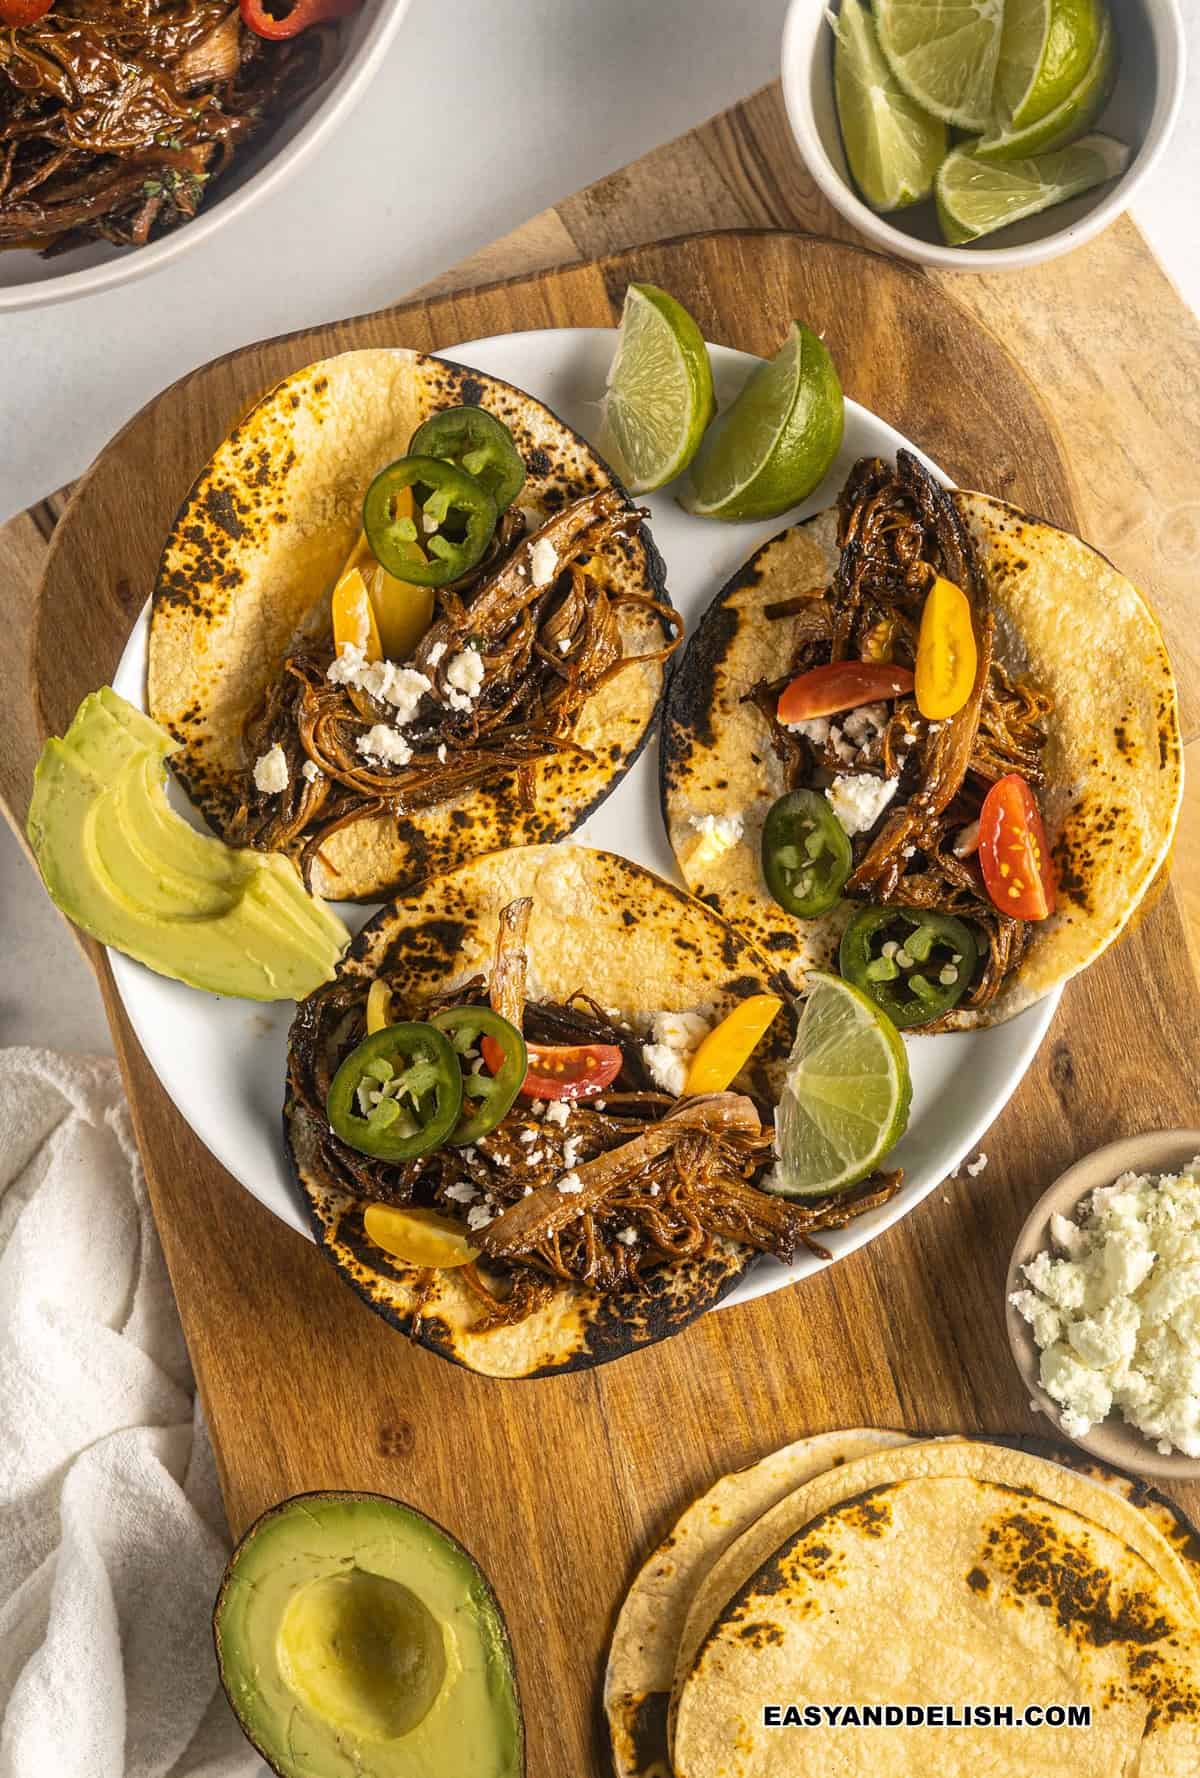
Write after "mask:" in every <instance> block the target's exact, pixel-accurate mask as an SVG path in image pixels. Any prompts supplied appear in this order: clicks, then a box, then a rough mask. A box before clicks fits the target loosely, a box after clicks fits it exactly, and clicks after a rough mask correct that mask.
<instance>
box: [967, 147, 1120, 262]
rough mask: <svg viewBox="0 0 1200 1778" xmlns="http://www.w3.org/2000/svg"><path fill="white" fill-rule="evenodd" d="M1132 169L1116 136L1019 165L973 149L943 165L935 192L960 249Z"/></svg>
mask: <svg viewBox="0 0 1200 1778" xmlns="http://www.w3.org/2000/svg"><path fill="white" fill-rule="evenodd" d="M1128 164H1129V150H1128V148H1126V146H1125V144H1124V143H1123V142H1116V141H1114V140H1113V138H1112V137H1111V136H1083V137H1081V138H1080V140H1079V141H1078V142H1072V143H1071V145H1070V147H1069V148H1056V149H1054V150H1053V152H1052V153H1050V154H1040V155H1034V156H1031V157H1030V158H1028V159H1026V160H1019V161H980V160H976V158H975V155H974V153H973V152H972V151H970V150H968V149H965V148H958V149H955V151H954V153H953V154H948V155H947V156H946V158H945V160H944V161H943V162H942V169H941V172H940V173H939V174H938V176H937V185H936V187H935V190H936V193H937V209H938V220H939V222H940V223H941V225H942V234H943V236H944V237H945V239H946V240H947V241H948V242H949V243H950V245H951V246H955V247H956V246H960V245H961V244H962V242H963V241H974V240H977V239H978V238H979V236H980V235H987V234H991V232H992V230H993V229H997V228H1003V227H1004V226H1005V224H1006V223H1009V222H1019V221H1020V220H1021V218H1022V217H1023V216H1036V215H1037V214H1038V212H1039V211H1040V210H1046V209H1048V208H1049V206H1050V205H1051V204H1058V203H1061V202H1062V200H1063V199H1064V198H1073V197H1076V196H1077V195H1078V194H1079V193H1080V192H1081V191H1089V190H1090V189H1091V188H1092V186H1093V185H1100V184H1102V183H1103V181H1104V180H1105V179H1115V178H1116V176H1117V175H1118V174H1119V173H1123V172H1124V171H1125V168H1126V167H1127V166H1128Z"/></svg>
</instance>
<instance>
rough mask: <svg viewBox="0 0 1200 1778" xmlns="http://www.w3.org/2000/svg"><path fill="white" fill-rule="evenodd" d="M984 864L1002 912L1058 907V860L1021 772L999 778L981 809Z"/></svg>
mask: <svg viewBox="0 0 1200 1778" xmlns="http://www.w3.org/2000/svg"><path fill="white" fill-rule="evenodd" d="M979 865H980V869H981V870H982V871H983V880H984V883H985V884H986V886H987V892H988V894H989V895H990V896H991V898H992V900H993V901H994V902H995V904H996V906H997V907H998V908H999V909H1000V912H1001V913H1002V914H1012V915H1014V916H1015V917H1016V918H1017V919H1018V920H1045V919H1046V918H1047V917H1048V916H1049V915H1050V914H1052V913H1053V912H1054V906H1055V892H1054V863H1053V860H1052V859H1051V857H1050V847H1049V844H1048V842H1047V840H1046V829H1045V828H1044V827H1043V825H1042V816H1041V811H1040V810H1039V808H1038V806H1037V799H1036V797H1035V796H1034V794H1033V792H1032V790H1030V788H1029V786H1028V784H1027V783H1026V782H1025V780H1024V778H1022V776H1021V774H1020V773H1019V772H1010V773H1009V774H1008V776H1007V777H1006V778H1000V779H999V780H998V781H997V782H996V783H995V784H993V785H992V788H991V789H990V790H989V791H988V793H987V795H986V796H985V797H984V799H983V807H982V809H980V811H979Z"/></svg>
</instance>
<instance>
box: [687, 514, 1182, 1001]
mask: <svg viewBox="0 0 1200 1778" xmlns="http://www.w3.org/2000/svg"><path fill="white" fill-rule="evenodd" d="M951 500H952V502H953V505H954V507H955V509H956V510H957V513H958V515H959V518H960V519H961V521H962V522H963V523H964V524H965V528H966V532H967V535H968V537H969V538H970V540H971V541H972V543H973V546H974V552H975V560H976V562H977V564H978V570H979V573H980V575H981V576H982V579H983V582H984V583H985V586H986V590H987V597H988V601H989V603H990V608H991V611H992V613H993V614H994V622H995V643H994V648H995V655H994V658H995V660H996V662H997V664H998V665H999V666H1000V667H1001V668H1002V669H1004V670H1005V671H1006V673H1007V674H1008V675H1009V677H1010V679H1011V681H1013V682H1016V683H1020V682H1021V681H1022V680H1024V679H1028V681H1029V682H1031V683H1032V684H1034V685H1035V686H1036V687H1037V688H1038V691H1039V693H1044V694H1045V695H1046V697H1047V698H1048V700H1049V702H1050V705H1051V707H1052V714H1051V715H1050V716H1049V718H1048V719H1047V721H1046V724H1045V729H1046V739H1045V744H1044V748H1043V750H1042V754H1041V769H1042V771H1043V772H1044V786H1043V787H1042V788H1041V789H1039V792H1038V795H1039V800H1040V802H1041V808H1042V814H1043V817H1044V819H1045V823H1046V829H1047V834H1048V837H1049V841H1050V845H1051V850H1052V853H1053V857H1054V862H1055V866H1056V872H1057V879H1058V907H1057V911H1056V912H1055V913H1054V914H1053V915H1052V916H1051V917H1050V918H1049V919H1048V920H1044V921H1042V922H1040V923H1037V924H1036V925H1033V926H1032V927H1030V928H1029V929H1028V931H1027V933H1026V934H1025V935H1024V937H1025V939H1026V941H1027V944H1026V948H1025V950H1024V953H1023V955H1022V957H1021V960H1020V962H1019V964H1018V965H1017V966H1016V967H1015V968H1014V969H1013V971H1012V973H1011V974H1009V975H1007V976H1006V978H1005V979H1004V980H1003V982H1002V983H1001V985H1000V987H999V990H998V992H997V993H996V994H995V997H994V998H993V999H992V1000H991V1001H990V1003H989V1004H987V1005H984V1006H981V1007H980V1008H979V1009H977V1010H976V1009H972V1008H970V1007H968V1006H963V1007H960V1008H958V1009H957V1010H956V1011H954V1012H952V1013H951V1014H949V1016H948V1017H947V1018H946V1019H945V1020H944V1022H943V1026H942V1028H958V1029H962V1028H969V1027H971V1026H974V1025H988V1024H995V1023H999V1022H1000V1021H1002V1020H1004V1019H1008V1018H1012V1017H1013V1016H1014V1015H1015V1014H1016V1013H1019V1012H1021V1011H1022V1010H1023V1009H1024V1008H1025V1007H1027V1006H1029V1005H1030V1004H1032V1002H1034V1001H1036V1000H1038V999H1040V998H1041V997H1042V996H1043V995H1045V994H1047V993H1049V992H1050V990H1051V989H1053V988H1055V987H1057V986H1059V985H1060V984H1061V983H1063V982H1065V981H1067V980H1069V979H1070V977H1071V976H1073V975H1075V974H1077V973H1078V972H1079V971H1080V970H1081V969H1084V968H1085V967H1086V966H1087V965H1088V964H1089V963H1091V962H1093V961H1094V960H1095V959H1096V958H1097V957H1098V956H1099V955H1100V954H1101V953H1102V952H1103V951H1104V950H1105V949H1106V948H1107V947H1108V946H1109V945H1110V944H1112V942H1113V941H1114V940H1115V939H1116V938H1117V937H1118V935H1119V934H1120V932H1121V930H1122V928H1123V927H1124V926H1125V924H1126V923H1127V921H1128V920H1129V919H1130V917H1131V915H1132V914H1133V912H1134V910H1135V909H1136V908H1137V906H1138V904H1139V902H1140V901H1141V900H1142V898H1143V896H1144V895H1145V894H1146V891H1147V889H1148V888H1149V887H1150V885H1151V884H1152V883H1153V881H1154V879H1155V877H1156V876H1157V874H1158V872H1159V871H1160V870H1161V868H1162V866H1163V864H1164V863H1165V861H1166V859H1167V856H1168V854H1169V851H1170V846H1171V840H1172V836H1173V834H1174V829H1175V823H1176V820H1177V817H1178V810H1179V802H1180V797H1181V794H1182V750H1181V740H1180V730H1179V712H1178V703H1177V698H1176V692H1175V684H1174V679H1173V676H1172V673H1171V666H1170V662H1169V660H1168V658H1167V653H1166V649H1165V647H1164V645H1163V642H1162V638H1161V635H1160V633H1159V630H1158V626H1157V624H1156V623H1155V620H1154V618H1153V616H1152V614H1151V612H1150V610H1149V607H1148V606H1147V605H1146V603H1145V601H1144V600H1143V598H1142V596H1141V594H1140V593H1139V592H1138V591H1137V589H1136V588H1135V587H1134V586H1132V585H1131V584H1130V582H1129V581H1128V580H1126V579H1125V578H1124V576H1123V575H1121V574H1119V573H1118V572H1117V570H1116V569H1115V568H1113V567H1112V565H1111V564H1110V563H1109V562H1107V561H1106V560H1105V559H1104V557H1102V556H1100V555H1098V554H1097V552H1096V551H1094V550H1092V549H1090V548H1089V547H1088V546H1087V545H1086V544H1085V543H1082V542H1080V540H1079V539H1078V538H1077V537H1073V536H1071V535H1070V534H1069V533H1068V532H1065V531H1061V530H1058V529H1056V528H1055V527H1054V526H1051V525H1047V524H1044V523H1042V522H1040V521H1038V520H1036V519H1033V518H1030V517H1028V516H1027V515H1026V514H1024V513H1022V512H1019V511H1018V510H1017V509H1016V508H1015V507H1012V506H1009V505H1007V504H1006V503H1005V502H1003V501H1001V500H994V499H992V498H990V497H989V496H987V495H984V494H975V493H965V492H955V493H954V494H953V495H952V496H951ZM837 566H838V522H837V514H836V513H835V512H833V511H829V512H826V513H822V514H820V515H818V516H817V517H816V518H814V519H811V520H809V521H807V522H806V523H804V524H801V525H796V526H793V527H792V528H791V529H789V530H787V531H784V532H782V533H781V534H780V535H779V536H778V537H776V538H774V539H772V541H771V542H769V543H767V544H765V545H764V546H763V547H762V548H761V549H760V550H759V551H758V552H757V553H756V554H755V555H754V556H753V557H752V558H751V560H750V561H749V562H748V563H747V564H746V566H745V567H744V568H743V569H742V570H741V571H740V572H739V573H738V574H737V575H735V576H734V578H733V579H732V580H731V581H730V582H729V584H728V585H727V586H726V587H725V588H724V589H723V591H722V592H721V593H720V594H719V595H718V597H717V599H716V600H715V601H714V603H713V604H712V606H710V608H709V610H708V611H707V613H706V614H705V616H704V618H703V619H702V621H701V624H700V626H699V628H698V630H697V631H696V632H695V633H694V635H693V636H692V638H691V641H690V643H689V644H688V647H687V651H686V654H685V657H684V660H683V661H682V663H681V665H680V668H679V671H678V672H677V673H676V674H675V676H674V680H673V684H672V689H671V693H670V696H669V699H668V703H667V706H666V709H665V712H664V724H663V754H662V796H663V808H664V814H665V818H666V823H667V828H668V832H669V835H670V839H671V844H672V847H673V849H674V852H675V856H676V858H677V860H678V862H679V867H680V869H681V871H682V873H683V875H684V878H685V880H686V881H687V883H688V886H689V888H690V889H692V891H693V892H694V893H695V894H697V895H699V896H700V897H701V898H702V899H704V900H705V901H707V902H708V903H709V904H710V905H711V906H713V907H715V908H716V909H718V911H719V912H721V913H722V914H724V916H725V917H726V918H727V919H728V920H731V921H732V922H733V923H734V924H735V925H737V926H738V927H740V928H741V930H743V931H744V932H745V933H746V934H747V936H748V937H749V938H750V939H751V940H752V941H753V942H754V943H755V944H756V945H758V946H759V947H760V948H761V949H762V950H764V951H766V953H767V954H768V955H769V956H771V957H772V958H773V959H774V960H775V961H776V962H778V963H779V964H780V965H781V966H782V967H783V968H785V969H786V971H787V973H788V975H789V977H790V979H791V981H792V982H793V984H794V985H795V986H797V987H799V986H800V985H801V984H802V983H803V980H804V976H805V973H806V971H807V970H808V969H810V968H821V967H829V966H830V965H831V963H833V962H834V959H835V958H836V953H837V947H838V943H839V940H840V937H841V934H842V931H843V929H844V927H845V924H846V922H847V920H848V919H849V917H850V914H851V913H852V912H853V906H852V904H851V903H850V902H849V901H844V902H843V903H842V904H841V905H840V906H839V907H836V908H834V909H833V910H832V911H831V912H830V913H828V914H825V915H822V916H820V917H818V918H815V919H809V920H803V919H798V918H795V917H793V916H792V915H790V914H788V913H786V912H785V911H784V910H783V909H782V908H781V907H780V906H779V905H778V904H777V903H776V902H775V901H774V900H773V899H772V897H771V896H770V894H769V893H768V892H767V889H766V887H765V884H764V882H763V877H762V870H761V866H760V861H759V851H760V846H761V836H762V827H763V821H764V818H765V816H766V813H767V810H768V809H769V808H770V806H771V805H772V803H773V802H774V801H775V800H776V799H777V798H778V797H780V796H781V795H782V794H783V793H784V791H785V790H786V789H787V788H789V786H788V783H787V782H786V781H785V774H784V767H783V765H782V763H781V761H780V759H779V758H778V757H777V756H776V754H775V753H774V752H773V750H772V745H771V735H770V729H769V724H768V722H767V719H766V718H765V716H764V714H763V712H762V710H761V709H760V708H759V707H758V706H757V705H756V704H755V703H753V702H751V701H748V694H750V693H751V691H752V689H753V688H754V687H755V686H756V685H761V684H762V683H763V682H765V681H772V680H776V679H778V678H779V677H780V676H781V675H785V674H786V673H787V672H788V670H789V663H790V662H791V660H792V659H793V655H794V652H795V650H796V649H797V647H798V646H799V645H800V644H801V642H802V640H803V638H804V637H805V635H806V633H807V631H808V627H809V626H811V624H812V622H813V618H814V614H815V613H816V612H817V607H818V606H819V604H820V603H821V602H822V600H823V595H824V589H825V588H827V587H828V586H829V585H830V583H831V580H832V578H833V575H834V571H835V569H836V568H837ZM786 601H794V602H795V605H796V609H795V611H794V612H792V613H791V614H790V615H787V616H782V617H776V618H773V619H772V618H768V616H767V615H766V612H767V607H771V606H778V605H779V604H781V603H783V602H786ZM899 800H900V799H899V798H898V799H897V806H898V804H899ZM735 813H736V814H737V815H740V816H741V818H742V821H743V824H744V829H743V834H742V837H741V840H740V843H738V844H736V845H734V846H732V847H730V848H729V849H728V850H726V851H725V852H723V853H721V854H720V855H719V856H716V857H712V856H710V855H709V854H708V852H707V850H706V848H705V847H704V845H703V836H702V835H701V833H700V832H699V831H698V829H697V826H696V823H697V822H698V821H700V820H702V819H703V818H704V817H705V816H707V815H713V816H717V817H720V816H729V815H731V814H735ZM891 815H892V810H891V809H889V810H888V812H887V815H886V816H885V817H884V819H883V821H882V822H881V823H880V824H879V827H878V828H877V829H876V830H875V831H877V832H878V831H879V830H880V828H882V827H883V826H884V825H886V823H887V821H888V820H890V818H891ZM914 868H916V867H914ZM848 893H850V892H848ZM873 899H874V898H873V897H872V896H871V895H870V894H869V893H867V894H862V895H860V896H859V897H858V900H859V901H860V902H862V901H867V902H870V901H871V900H873ZM883 899H884V900H887V897H884V898H883ZM929 905H932V906H936V905H938V904H937V903H936V902H932V903H930V904H929ZM947 911H952V910H947Z"/></svg>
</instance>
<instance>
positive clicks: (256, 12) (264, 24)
mask: <svg viewBox="0 0 1200 1778" xmlns="http://www.w3.org/2000/svg"><path fill="white" fill-rule="evenodd" d="M8 3H10V0H0V6H3V5H5V4H8ZM240 4H241V10H242V23H243V24H244V25H246V26H247V27H248V28H249V29H250V30H251V31H253V32H254V34H255V36H256V37H266V38H269V39H270V40H271V41H272V42H277V41H281V40H282V39H283V38H285V37H298V36H299V35H300V33H301V31H307V30H308V27H309V26H310V25H324V24H328V23H329V22H330V21H331V20H332V19H344V18H348V17H349V15H350V14H351V13H352V12H357V11H358V9H359V7H360V6H361V5H362V0H291V5H290V6H289V5H287V4H286V3H285V0H270V8H269V7H268V0H240Z"/></svg>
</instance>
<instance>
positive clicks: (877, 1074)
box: [763, 970, 912, 1198]
mask: <svg viewBox="0 0 1200 1778" xmlns="http://www.w3.org/2000/svg"><path fill="white" fill-rule="evenodd" d="M808 988H809V994H808V999H807V1000H806V1001H805V1003H804V1012H803V1014H802V1015H801V1019H800V1029H799V1031H798V1032H797V1034H796V1044H795V1048H794V1049H793V1050H792V1054H791V1059H790V1060H789V1062H788V1078H787V1085H786V1086H785V1087H784V1089H783V1096H782V1098H781V1099H780V1101H779V1108H778V1110H777V1111H776V1113H775V1152H776V1155H777V1156H778V1165H777V1166H776V1168H775V1170H774V1172H773V1173H772V1174H769V1175H768V1176H767V1178H766V1179H765V1180H764V1182H763V1189H764V1190H766V1191H773V1192H776V1193H777V1194H778V1195H779V1196H781V1197H785V1198H815V1197H823V1196H825V1194H826V1193H828V1192H836V1191H843V1190H844V1189H845V1188H846V1187H847V1186H851V1185H854V1184H856V1183H857V1181H858V1180H860V1179H865V1178H866V1176H867V1174H868V1173H871V1172H873V1171H874V1170H875V1168H876V1167H877V1166H878V1165H879V1163H880V1161H881V1160H882V1159H883V1157H884V1155H885V1154H886V1153H887V1152H888V1150H889V1149H890V1148H891V1147H893V1145H894V1144H895V1143H896V1142H898V1141H899V1139H900V1137H901V1136H902V1135H903V1134H904V1131H905V1128H906V1126H907V1124H908V1108H909V1105H910V1104H911V1102H912V1082H911V1081H910V1079H909V1074H908V1057H907V1056H906V1055H905V1053H904V1044H903V1043H902V1042H901V1039H900V1033H899V1032H898V1031H897V1029H896V1027H895V1026H894V1025H893V1024H892V1021H891V1020H890V1019H889V1018H888V1017H887V1016H886V1015H885V1014H884V1013H882V1012H880V1010H879V1008H878V1007H877V1006H873V1005H872V1003H871V1002H870V1001H869V1000H868V999H867V997H866V995H865V994H860V993H859V991H858V989H857V988H853V987H851V985H850V983H849V982H846V981H843V980H842V978H841V976H837V975H826V974H825V973H824V972H823V971H821V970H811V971H810V972H809V975H808Z"/></svg>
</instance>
